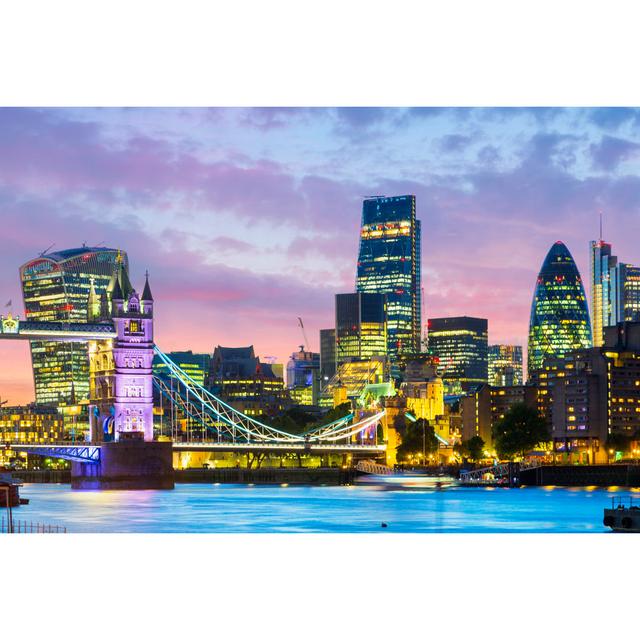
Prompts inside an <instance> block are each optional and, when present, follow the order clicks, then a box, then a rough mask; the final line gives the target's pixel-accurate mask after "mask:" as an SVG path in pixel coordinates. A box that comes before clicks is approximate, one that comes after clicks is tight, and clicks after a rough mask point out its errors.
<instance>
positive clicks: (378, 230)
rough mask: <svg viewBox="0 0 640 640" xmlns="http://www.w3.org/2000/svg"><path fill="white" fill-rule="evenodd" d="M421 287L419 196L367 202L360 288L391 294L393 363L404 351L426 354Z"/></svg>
mask: <svg viewBox="0 0 640 640" xmlns="http://www.w3.org/2000/svg"><path fill="white" fill-rule="evenodd" d="M420 286H421V285H420V221H419V220H417V219H416V198H415V196H412V195H406V196H395V197H392V198H384V197H379V198H368V199H366V200H364V202H363V204H362V226H361V230H360V252H359V255H358V268H357V276H356V290H357V291H361V292H363V293H384V294H386V295H387V343H388V348H387V351H388V355H389V358H390V359H391V361H392V362H395V360H396V358H397V356H398V354H400V353H418V352H419V351H420ZM336 355H337V356H338V357H339V356H340V353H337V354H336Z"/></svg>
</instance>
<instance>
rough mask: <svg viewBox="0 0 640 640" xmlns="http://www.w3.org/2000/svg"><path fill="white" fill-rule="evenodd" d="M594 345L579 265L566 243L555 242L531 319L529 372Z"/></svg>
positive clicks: (539, 281) (540, 276)
mask: <svg viewBox="0 0 640 640" xmlns="http://www.w3.org/2000/svg"><path fill="white" fill-rule="evenodd" d="M589 347H591V323H590V322H589V310H588V308H587V300H586V296H585V293H584V287H583V286H582V279H581V278H580V274H579V273H578V267H577V266H576V263H575V262H574V260H573V257H572V256H571V254H570V253H569V250H568V249H567V247H566V246H565V245H564V243H562V242H560V241H558V242H556V243H555V244H553V245H551V249H549V253H547V256H546V258H545V259H544V262H543V263H542V268H541V269H540V273H539V274H538V279H537V281H536V287H535V290H534V293H533V300H532V303H531V319H530V322H529V352H528V370H529V373H531V372H532V371H535V370H536V369H540V368H541V366H542V364H543V362H544V359H545V358H548V357H550V356H562V355H564V354H565V353H566V352H568V351H572V350H574V349H587V348H589Z"/></svg>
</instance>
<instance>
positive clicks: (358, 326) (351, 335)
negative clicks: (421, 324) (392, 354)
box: [335, 293, 387, 366]
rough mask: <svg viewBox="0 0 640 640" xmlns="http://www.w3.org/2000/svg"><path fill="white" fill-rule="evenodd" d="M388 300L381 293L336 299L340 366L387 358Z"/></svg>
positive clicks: (337, 359) (347, 295)
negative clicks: (352, 362) (376, 358)
mask: <svg viewBox="0 0 640 640" xmlns="http://www.w3.org/2000/svg"><path fill="white" fill-rule="evenodd" d="M386 311H387V310H386V296H385V295H383V294H380V293H339V294H338V295H336V329H335V337H336V346H335V354H336V364H337V365H338V366H339V365H341V364H343V363H344V362H351V361H353V360H370V359H371V358H373V357H382V358H384V357H386V355H387V315H386Z"/></svg>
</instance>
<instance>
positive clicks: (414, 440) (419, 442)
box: [396, 418, 438, 462]
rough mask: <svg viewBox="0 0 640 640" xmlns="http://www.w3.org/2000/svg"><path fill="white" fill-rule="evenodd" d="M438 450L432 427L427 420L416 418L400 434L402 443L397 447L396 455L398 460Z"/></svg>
mask: <svg viewBox="0 0 640 640" xmlns="http://www.w3.org/2000/svg"><path fill="white" fill-rule="evenodd" d="M437 450H438V439H437V438H436V434H435V431H434V429H433V427H432V426H431V425H430V424H429V422H428V421H427V420H423V419H422V418H421V419H420V420H417V421H416V422H412V423H410V424H409V425H408V426H407V428H406V429H405V431H404V434H403V435H402V444H400V445H399V446H398V447H397V448H396V451H397V456H398V460H399V461H400V462H402V461H406V460H408V459H409V458H410V457H411V456H414V455H417V454H421V453H423V452H424V453H426V455H429V454H430V453H435V452H436V451H437Z"/></svg>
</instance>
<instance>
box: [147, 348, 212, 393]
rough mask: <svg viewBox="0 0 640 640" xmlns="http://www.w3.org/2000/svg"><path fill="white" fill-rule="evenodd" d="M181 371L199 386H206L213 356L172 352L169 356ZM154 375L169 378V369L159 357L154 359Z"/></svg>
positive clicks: (189, 352) (188, 352)
mask: <svg viewBox="0 0 640 640" xmlns="http://www.w3.org/2000/svg"><path fill="white" fill-rule="evenodd" d="M167 355H168V356H169V358H171V360H173V361H174V362H175V363H176V364H177V365H178V367H180V369H182V370H183V371H184V372H185V373H186V374H187V375H189V376H190V377H191V378H192V379H193V380H195V381H196V382H197V383H198V384H200V385H202V386H204V384H205V378H206V377H207V375H208V373H209V365H210V363H211V356H210V355H209V354H208V353H193V351H171V352H170V353H168V354H167ZM153 375H156V376H164V377H168V375H169V374H168V367H167V365H166V364H164V362H162V361H161V360H160V358H159V357H158V356H155V358H154V359H153Z"/></svg>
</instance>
